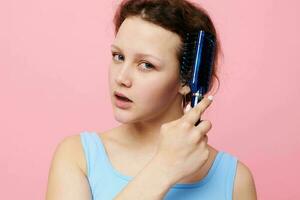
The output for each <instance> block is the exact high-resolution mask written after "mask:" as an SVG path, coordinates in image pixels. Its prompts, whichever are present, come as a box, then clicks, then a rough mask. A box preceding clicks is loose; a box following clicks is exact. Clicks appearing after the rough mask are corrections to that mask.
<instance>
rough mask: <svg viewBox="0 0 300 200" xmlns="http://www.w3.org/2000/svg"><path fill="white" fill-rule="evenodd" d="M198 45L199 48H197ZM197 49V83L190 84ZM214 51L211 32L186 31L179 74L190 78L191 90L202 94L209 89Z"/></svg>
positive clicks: (213, 38)
mask: <svg viewBox="0 0 300 200" xmlns="http://www.w3.org/2000/svg"><path fill="white" fill-rule="evenodd" d="M200 44H201V45H200ZM198 45H199V46H200V49H198V48H197V47H198ZM197 51H199V52H198V55H199V58H198V62H199V63H200V66H199V68H198V69H199V71H198V78H197V83H196V85H195V84H194V85H192V83H191V79H192V78H193V76H192V75H193V73H194V71H193V70H194V65H195V63H196V59H197V58H196V56H197ZM214 53H215V37H214V36H213V35H212V34H210V33H208V32H204V31H198V32H193V33H186V37H185V39H184V43H183V52H182V57H181V75H182V77H183V78H184V79H185V80H187V79H188V78H189V79H190V80H189V84H190V87H191V90H192V92H196V91H197V90H199V91H200V93H201V95H204V94H205V93H207V91H208V90H209V89H210V80H211V74H212V67H213V61H214ZM192 87H193V88H192ZM195 87H196V88H195ZM195 90H196V91H195Z"/></svg>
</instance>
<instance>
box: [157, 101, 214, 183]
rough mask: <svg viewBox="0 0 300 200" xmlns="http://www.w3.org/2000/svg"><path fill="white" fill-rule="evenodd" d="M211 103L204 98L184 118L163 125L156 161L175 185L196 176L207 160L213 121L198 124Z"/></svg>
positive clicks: (186, 112) (203, 121)
mask: <svg viewBox="0 0 300 200" xmlns="http://www.w3.org/2000/svg"><path fill="white" fill-rule="evenodd" d="M211 102H212V100H210V99H208V98H207V97H205V98H203V99H202V100H201V101H200V102H199V103H198V104H197V105H196V106H195V107H194V108H191V109H190V110H189V111H185V113H184V115H183V116H182V117H181V118H179V119H177V120H175V121H171V122H168V123H165V124H163V125H162V126H161V129H160V142H159V145H158V149H157V152H156V154H155V156H154V160H155V161H158V162H159V166H161V167H162V168H163V169H164V170H165V172H166V173H167V174H166V175H167V176H169V177H170V178H171V179H172V180H174V182H178V181H179V180H181V179H182V178H184V177H186V176H188V175H191V174H193V173H195V172H196V171H197V170H198V169H200V168H201V167H202V166H203V165H204V163H205V162H206V161H207V159H208V156H209V150H208V146H207V135H206V134H207V133H208V131H209V130H210V129H211V127H212V125H211V122H210V121H208V120H202V121H201V122H200V123H199V124H198V125H197V126H195V124H196V122H197V121H198V120H199V119H200V118H201V115H202V114H203V113H204V111H205V110H206V109H207V108H208V107H209V105H210V104H211Z"/></svg>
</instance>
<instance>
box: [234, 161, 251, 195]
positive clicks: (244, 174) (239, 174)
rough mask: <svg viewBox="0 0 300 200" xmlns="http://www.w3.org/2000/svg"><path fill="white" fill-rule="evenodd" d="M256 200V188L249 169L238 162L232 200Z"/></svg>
mask: <svg viewBox="0 0 300 200" xmlns="http://www.w3.org/2000/svg"><path fill="white" fill-rule="evenodd" d="M238 199H243V200H256V199H257V194H256V188H255V183H254V178H253V175H252V173H251V171H250V169H249V168H248V167H247V166H246V165H245V164H244V163H243V162H241V161H238V164H237V170H236V176H235V181H234V189H233V200H238Z"/></svg>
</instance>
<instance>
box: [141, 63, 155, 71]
mask: <svg viewBox="0 0 300 200" xmlns="http://www.w3.org/2000/svg"><path fill="white" fill-rule="evenodd" d="M141 64H142V66H143V69H142V70H144V71H150V70H151V69H152V68H154V65H152V64H151V63H148V62H142V63H141Z"/></svg>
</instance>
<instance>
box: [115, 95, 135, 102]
mask: <svg viewBox="0 0 300 200" xmlns="http://www.w3.org/2000/svg"><path fill="white" fill-rule="evenodd" d="M115 96H116V98H117V99H118V100H120V101H125V102H132V101H131V100H130V99H128V98H126V97H121V96H118V95H115Z"/></svg>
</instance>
